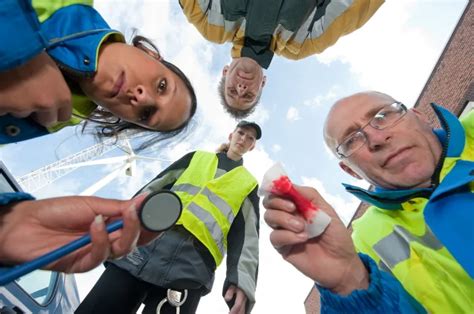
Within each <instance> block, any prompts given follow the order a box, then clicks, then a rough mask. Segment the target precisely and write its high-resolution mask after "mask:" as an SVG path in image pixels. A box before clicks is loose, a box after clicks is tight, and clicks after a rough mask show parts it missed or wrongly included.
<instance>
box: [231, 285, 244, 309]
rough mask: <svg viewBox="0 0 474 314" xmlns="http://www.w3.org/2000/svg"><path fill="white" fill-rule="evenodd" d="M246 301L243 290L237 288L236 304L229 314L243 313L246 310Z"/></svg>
mask: <svg viewBox="0 0 474 314" xmlns="http://www.w3.org/2000/svg"><path fill="white" fill-rule="evenodd" d="M245 301H246V297H245V294H244V293H243V292H242V291H240V290H237V293H236V297H235V302H234V306H233V307H232V308H231V309H230V312H229V314H240V313H243V310H245Z"/></svg>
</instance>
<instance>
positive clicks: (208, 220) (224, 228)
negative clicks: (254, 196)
mask: <svg viewBox="0 0 474 314" xmlns="http://www.w3.org/2000/svg"><path fill="white" fill-rule="evenodd" d="M217 164H218V158H217V156H216V154H215V153H208V152H202V151H197V152H196V153H194V155H193V158H192V160H191V163H190V164H189V166H188V167H187V168H186V170H185V171H184V172H183V174H182V175H181V176H180V177H179V178H178V180H177V181H176V183H175V184H174V185H173V187H172V190H173V191H174V192H176V193H177V194H178V195H179V197H180V198H181V201H182V203H183V213H182V215H181V218H180V219H179V220H178V222H177V224H178V225H183V227H185V228H186V229H187V230H188V231H189V232H191V233H192V234H193V235H194V236H195V237H196V238H197V239H198V240H199V241H200V242H201V243H202V244H203V245H204V246H205V247H206V248H207V249H208V250H209V252H210V253H211V255H212V256H213V257H214V261H215V262H216V266H219V264H220V263H221V262H222V259H223V258H224V256H225V253H226V251H227V234H228V233H229V230H230V226H231V225H232V222H233V221H234V218H235V216H237V214H238V212H239V210H240V207H241V205H242V203H243V202H244V200H245V199H246V197H247V196H248V195H249V194H250V192H252V190H253V189H254V188H255V187H256V186H257V181H256V180H255V178H254V177H253V176H252V174H251V173H250V172H248V171H247V169H245V168H244V167H243V166H239V167H236V168H234V169H232V170H231V171H229V172H227V173H225V174H223V175H221V176H220V177H217V178H216V171H217Z"/></svg>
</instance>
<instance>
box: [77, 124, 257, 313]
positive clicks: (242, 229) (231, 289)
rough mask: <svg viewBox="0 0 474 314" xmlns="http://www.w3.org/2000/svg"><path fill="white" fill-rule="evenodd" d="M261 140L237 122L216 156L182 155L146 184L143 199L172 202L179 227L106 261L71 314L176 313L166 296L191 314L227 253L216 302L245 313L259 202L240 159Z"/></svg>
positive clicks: (251, 288) (250, 298) (250, 296)
mask: <svg viewBox="0 0 474 314" xmlns="http://www.w3.org/2000/svg"><path fill="white" fill-rule="evenodd" d="M261 136H262V131H261V129H260V127H259V126H258V125H257V124H256V123H254V122H248V121H241V122H240V123H239V124H238V125H237V127H236V128H235V130H234V131H233V132H232V133H230V134H229V143H228V144H226V145H224V146H221V149H220V150H221V152H218V153H210V152H204V151H196V152H192V153H188V154H187V155H185V156H184V157H182V158H181V159H179V160H178V161H176V162H175V163H173V164H172V165H171V166H169V167H168V168H167V169H165V170H164V171H163V172H161V173H160V174H159V175H158V176H157V177H156V178H155V179H154V180H153V181H151V182H150V183H149V184H147V185H146V186H145V187H144V188H143V189H142V191H155V190H159V189H169V190H172V191H174V192H176V193H177V194H178V195H179V197H180V198H181V201H182V203H183V208H184V210H183V214H182V216H181V218H180V220H179V221H178V223H177V225H176V226H175V227H173V228H172V229H170V230H168V231H166V232H165V233H164V234H163V236H161V237H160V238H159V239H157V240H156V241H154V242H152V243H151V244H150V245H147V246H145V247H140V248H138V249H136V250H135V251H134V252H132V253H131V254H129V255H128V256H126V257H125V258H122V259H120V260H114V261H110V263H109V265H108V267H107V269H106V270H105V272H104V274H103V275H102V276H101V278H100V279H99V281H98V282H97V283H96V285H95V286H94V288H93V289H92V291H91V292H90V293H89V295H88V296H87V297H86V299H85V300H84V301H83V303H82V304H81V305H80V307H79V308H78V310H77V312H76V313H131V312H135V311H136V310H137V309H138V307H139V306H140V305H141V303H142V302H143V303H145V309H144V312H143V313H157V307H160V311H161V312H159V313H176V308H175V307H174V306H172V305H171V304H170V302H168V301H167V300H166V298H167V292H168V289H172V290H178V291H180V292H182V293H184V294H185V295H186V296H182V297H181V299H182V298H186V301H185V302H184V304H182V305H181V307H180V311H181V313H194V312H196V309H197V306H198V303H199V300H200V298H201V296H202V295H205V294H207V293H209V292H210V291H211V288H212V284H213V281H214V272H215V270H216V267H217V266H219V264H220V263H221V262H222V260H223V258H224V256H225V255H226V253H227V260H226V261H227V276H226V280H225V282H224V288H223V296H224V298H225V300H226V301H227V302H228V304H229V308H230V313H235V314H237V313H249V312H250V310H251V309H252V307H253V304H254V303H255V288H256V280H257V270H258V233H259V208H258V206H259V205H258V202H259V198H258V196H257V189H258V186H257V181H256V179H255V178H254V177H253V176H252V174H250V173H249V172H248V171H247V170H246V169H245V168H244V167H243V160H242V157H243V155H244V154H245V153H247V152H248V151H251V150H252V149H253V148H254V147H255V143H256V141H257V140H258V139H260V137H261ZM184 291H186V292H184Z"/></svg>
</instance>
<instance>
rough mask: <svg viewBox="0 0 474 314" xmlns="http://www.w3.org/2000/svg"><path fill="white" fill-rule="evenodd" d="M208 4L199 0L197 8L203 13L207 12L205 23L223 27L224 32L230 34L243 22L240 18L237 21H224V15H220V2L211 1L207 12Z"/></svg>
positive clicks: (204, 0)
mask: <svg viewBox="0 0 474 314" xmlns="http://www.w3.org/2000/svg"><path fill="white" fill-rule="evenodd" d="M209 2H210V0H199V7H200V8H201V11H202V12H203V13H206V12H207V22H208V23H209V24H210V25H216V26H220V27H224V29H225V31H226V32H231V31H234V30H235V29H236V28H237V27H240V24H242V23H243V22H244V18H240V19H238V20H237V21H227V20H226V19H224V15H223V14H221V2H220V1H212V3H211V7H210V8H209V10H208V6H209ZM243 29H244V28H243Z"/></svg>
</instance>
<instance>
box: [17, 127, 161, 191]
mask: <svg viewBox="0 0 474 314" xmlns="http://www.w3.org/2000/svg"><path fill="white" fill-rule="evenodd" d="M132 139H133V136H126V135H125V136H119V137H118V139H115V138H110V139H106V140H104V141H102V142H100V143H97V144H95V145H93V146H90V147H87V148H85V149H83V150H81V151H79V152H77V153H74V154H71V155H69V156H66V157H65V158H62V159H60V160H58V161H55V162H53V163H51V164H49V165H46V166H44V167H41V168H39V169H37V170H34V171H32V172H30V173H28V174H26V175H24V176H22V177H20V178H18V180H17V181H18V183H19V184H20V186H21V187H22V188H23V190H24V191H28V192H29V193H33V192H35V191H38V190H40V189H42V188H43V187H45V186H47V185H49V184H51V183H53V182H55V181H56V180H58V179H60V178H62V177H64V176H65V175H67V174H69V173H71V172H73V171H74V170H76V169H78V168H81V167H87V166H95V165H113V164H116V165H117V167H116V168H115V170H113V171H112V172H110V173H108V174H107V175H106V176H105V177H103V178H102V179H100V180H98V181H97V182H96V183H94V184H93V185H92V186H89V187H88V188H87V189H86V190H84V191H83V192H81V193H79V195H93V194H94V193H95V192H97V191H98V190H100V189H101V188H103V187H104V186H105V185H107V184H108V183H110V182H111V181H112V180H113V179H114V178H116V177H117V176H118V175H119V174H120V173H123V171H125V174H126V175H128V176H133V175H134V173H135V168H136V161H137V160H163V159H160V158H152V157H146V156H140V155H137V154H135V152H134V150H133V148H132V146H131V145H130V140H132ZM117 148H118V149H121V150H122V151H123V152H124V153H125V154H124V155H122V156H117V157H110V158H102V159H97V158H98V157H100V156H103V155H105V154H106V153H108V152H110V151H112V150H114V149H117Z"/></svg>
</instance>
